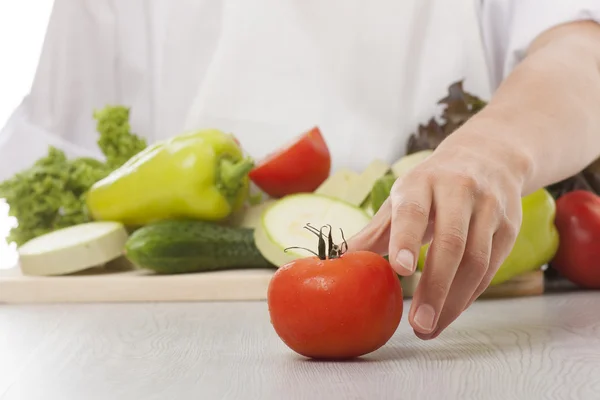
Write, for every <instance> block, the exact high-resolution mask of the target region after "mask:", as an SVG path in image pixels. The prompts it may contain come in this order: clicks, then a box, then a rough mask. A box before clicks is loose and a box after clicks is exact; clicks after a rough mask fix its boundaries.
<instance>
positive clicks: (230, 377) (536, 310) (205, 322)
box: [0, 292, 600, 400]
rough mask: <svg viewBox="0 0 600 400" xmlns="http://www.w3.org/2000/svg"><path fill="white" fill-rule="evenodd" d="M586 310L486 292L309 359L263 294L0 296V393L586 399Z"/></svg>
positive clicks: (599, 392) (599, 326) (592, 296)
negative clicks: (432, 317) (439, 317)
mask: <svg viewBox="0 0 600 400" xmlns="http://www.w3.org/2000/svg"><path fill="white" fill-rule="evenodd" d="M406 306H407V308H406V310H408V306H409V302H408V301H407V302H406ZM598 310H600V294H599V293H598V292H588V293H585V292H584V293H569V294H562V295H551V296H538V297H528V298H521V299H509V300H488V301H483V302H478V303H475V304H474V305H473V307H472V308H470V309H469V310H468V311H467V312H465V313H464V314H463V315H462V316H461V317H460V318H459V319H458V320H457V321H456V322H455V323H454V324H453V325H452V326H451V327H450V328H449V329H448V330H447V331H446V332H444V333H443V334H442V335H441V336H440V337H439V338H438V339H436V340H433V341H427V342H425V341H421V340H419V339H418V338H416V337H415V336H414V334H413V333H412V330H411V328H410V326H409V325H408V323H407V322H406V321H407V319H406V313H405V316H404V318H403V321H402V323H401V326H400V328H399V329H398V331H397V332H396V334H395V336H394V337H393V338H392V339H391V340H390V342H388V344H387V345H386V346H384V347H383V348H381V349H380V350H378V351H376V352H374V353H372V354H371V355H369V356H367V357H365V358H364V359H363V360H361V361H352V362H345V363H323V362H314V361H309V360H305V359H303V358H301V357H298V356H296V355H295V354H293V353H292V352H291V351H290V350H289V349H287V348H286V347H285V345H283V343H282V342H281V341H280V340H279V338H278V337H277V336H276V335H275V333H274V331H273V329H272V327H271V326H270V324H269V316H268V310H267V306H266V304H265V303H264V302H246V303H243V302H226V303H182V304H178V303H162V304H143V303H138V304H91V305H75V304H71V305H56V306H53V305H36V306H31V305H18V306H17V305H15V306H1V307H0V355H1V356H0V399H1V400H42V399H43V400H81V399H85V400H105V399H111V400H133V399H144V400H163V399H177V400H187V399H203V400H212V399H227V400H228V399H243V400H254V399H260V400H271V399H274V400H281V399H329V400H335V399H381V400H387V399H435V400H440V399H485V400H488V399H489V400H496V399H498V400H512V399H526V400H537V399H550V400H552V399H557V400H565V399H569V400H570V399H576V400H597V399H600V312H599V311H598ZM407 312H408V311H407Z"/></svg>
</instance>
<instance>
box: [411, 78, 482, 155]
mask: <svg viewBox="0 0 600 400" xmlns="http://www.w3.org/2000/svg"><path fill="white" fill-rule="evenodd" d="M438 104H441V105H443V106H444V108H443V112H442V115H441V116H440V118H438V119H436V118H432V119H430V120H429V122H428V123H427V124H426V125H419V127H418V128H417V133H415V134H412V135H411V136H410V137H409V139H408V143H407V148H406V153H407V154H411V153H416V152H418V151H421V150H434V149H435V148H436V147H437V146H439V144H440V143H441V142H442V140H444V139H445V138H446V137H447V136H448V135H450V134H451V133H452V132H454V131H455V130H456V129H458V128H459V127H460V126H461V125H462V124H464V123H465V122H467V120H469V118H471V117H472V116H473V115H475V114H477V113H478V112H479V111H481V109H483V107H485V105H486V104H487V103H486V102H485V101H484V100H482V99H480V98H479V97H477V96H475V95H473V94H471V93H468V92H465V91H464V89H463V81H462V80H461V81H458V82H454V83H453V84H452V85H450V87H448V95H447V96H446V97H444V98H443V99H441V100H440V101H438Z"/></svg>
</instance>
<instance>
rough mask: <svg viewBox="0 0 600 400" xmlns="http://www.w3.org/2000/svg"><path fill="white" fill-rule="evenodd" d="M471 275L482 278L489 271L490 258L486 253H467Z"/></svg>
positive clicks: (473, 251) (479, 251)
mask: <svg viewBox="0 0 600 400" xmlns="http://www.w3.org/2000/svg"><path fill="white" fill-rule="evenodd" d="M465 258H466V261H467V263H466V264H467V265H468V268H469V274H470V275H473V276H475V277H477V278H481V277H482V276H484V275H485V273H486V272H487V270H488V267H489V263H490V257H489V254H488V253H487V252H486V251H483V250H471V251H468V252H467V253H466V257H465Z"/></svg>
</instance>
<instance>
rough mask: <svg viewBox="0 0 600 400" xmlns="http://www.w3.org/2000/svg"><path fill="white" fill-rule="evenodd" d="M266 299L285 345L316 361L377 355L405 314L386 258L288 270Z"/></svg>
mask: <svg viewBox="0 0 600 400" xmlns="http://www.w3.org/2000/svg"><path fill="white" fill-rule="evenodd" d="M267 298H268V306H269V314H270V316H271V323H272V325H273V327H274V329H275V331H276V333H277V335H278V336H279V337H280V338H281V340H282V341H283V342H284V343H285V344H286V345H287V346H288V347H289V348H290V349H292V350H294V351H295V352H297V353H298V354H301V355H303V356H305V357H309V358H316V359H348V358H355V357H360V356H362V355H364V354H367V353H370V352H373V351H375V350H377V349H378V348H380V347H382V346H383V345H384V344H385V343H387V341H388V340H389V339H390V338H391V337H392V335H393V334H394V332H395V331H396V329H397V328H398V325H399V324H400V320H401V319H402V312H403V298H402V286H401V285H400V280H399V279H398V276H397V275H396V274H395V273H394V272H393V270H392V268H391V266H390V264H389V262H388V261H387V260H386V259H385V258H383V257H381V256H380V255H378V254H375V253H372V252H366V251H359V252H349V253H346V254H344V255H342V256H341V257H340V258H335V259H327V260H320V259H319V258H318V257H308V258H303V259H299V260H295V261H293V262H291V263H289V264H286V265H284V266H283V267H281V268H279V269H278V270H277V271H276V273H275V274H274V276H273V278H272V279H271V282H270V284H269V289H268V295H267Z"/></svg>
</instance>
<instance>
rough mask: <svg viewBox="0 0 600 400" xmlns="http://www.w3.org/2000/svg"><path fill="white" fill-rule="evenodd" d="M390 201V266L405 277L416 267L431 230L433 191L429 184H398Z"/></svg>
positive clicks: (398, 182) (393, 189)
mask: <svg viewBox="0 0 600 400" xmlns="http://www.w3.org/2000/svg"><path fill="white" fill-rule="evenodd" d="M390 197H391V202H392V223H391V231H390V243H389V248H390V251H389V255H390V263H391V264H392V267H393V268H394V270H395V271H396V272H397V273H398V274H400V275H404V276H406V275H410V274H412V273H413V272H414V271H415V269H416V267H417V258H418V256H419V252H420V249H421V245H422V244H423V238H424V236H425V233H426V232H427V228H428V226H429V216H430V210H431V203H432V189H431V186H430V185H429V184H422V183H419V184H416V185H414V184H411V183H409V182H406V183H404V182H402V181H397V185H396V184H395V185H394V187H393V188H392V193H391V195H390Z"/></svg>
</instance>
